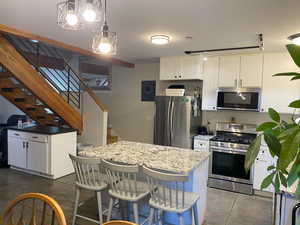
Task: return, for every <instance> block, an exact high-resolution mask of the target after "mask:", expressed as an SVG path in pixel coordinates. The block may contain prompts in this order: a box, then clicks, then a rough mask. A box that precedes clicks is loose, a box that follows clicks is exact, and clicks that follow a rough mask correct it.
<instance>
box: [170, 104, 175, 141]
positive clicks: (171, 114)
mask: <svg viewBox="0 0 300 225" xmlns="http://www.w3.org/2000/svg"><path fill="white" fill-rule="evenodd" d="M170 121H171V123H170V134H171V143H170V144H171V146H172V142H173V138H174V125H173V122H174V102H173V101H172V103H171V113H170Z"/></svg>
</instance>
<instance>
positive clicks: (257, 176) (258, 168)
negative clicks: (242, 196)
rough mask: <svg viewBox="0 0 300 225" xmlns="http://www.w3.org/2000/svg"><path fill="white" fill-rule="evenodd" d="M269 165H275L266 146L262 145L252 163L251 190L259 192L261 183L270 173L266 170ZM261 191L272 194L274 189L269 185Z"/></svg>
mask: <svg viewBox="0 0 300 225" xmlns="http://www.w3.org/2000/svg"><path fill="white" fill-rule="evenodd" d="M271 165H275V160H274V158H272V156H271V155H270V153H269V150H268V147H267V146H266V145H262V146H261V149H260V151H259V153H258V156H257V158H256V160H255V162H254V179H253V188H254V189H255V190H261V189H260V187H261V183H262V181H263V180H264V179H265V178H266V177H267V176H268V175H269V174H270V173H271V171H268V170H267V169H268V167H269V166H271ZM263 191H267V192H273V191H274V188H273V186H272V185H270V186H269V187H267V188H266V189H264V190H263Z"/></svg>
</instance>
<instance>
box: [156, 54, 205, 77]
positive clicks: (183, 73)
mask: <svg viewBox="0 0 300 225" xmlns="http://www.w3.org/2000/svg"><path fill="white" fill-rule="evenodd" d="M202 73H203V60H202V57H201V56H198V55H197V56H171V57H161V58H160V80H194V79H198V80H200V79H202Z"/></svg>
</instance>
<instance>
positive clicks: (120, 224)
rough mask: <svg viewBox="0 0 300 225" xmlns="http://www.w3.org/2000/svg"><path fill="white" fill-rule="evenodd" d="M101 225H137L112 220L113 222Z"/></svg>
mask: <svg viewBox="0 0 300 225" xmlns="http://www.w3.org/2000/svg"><path fill="white" fill-rule="evenodd" d="M102 225H137V224H135V223H131V222H128V221H123V220H114V221H108V222H106V223H104V224H102Z"/></svg>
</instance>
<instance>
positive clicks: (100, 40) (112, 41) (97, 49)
mask: <svg viewBox="0 0 300 225" xmlns="http://www.w3.org/2000/svg"><path fill="white" fill-rule="evenodd" d="M92 49H93V52H94V53H96V54H103V55H115V54H116V53H117V34H116V32H111V31H109V28H108V25H107V15H106V0H104V24H103V26H102V29H101V30H100V31H98V32H97V33H96V34H95V36H94V38H93V43H92Z"/></svg>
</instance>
